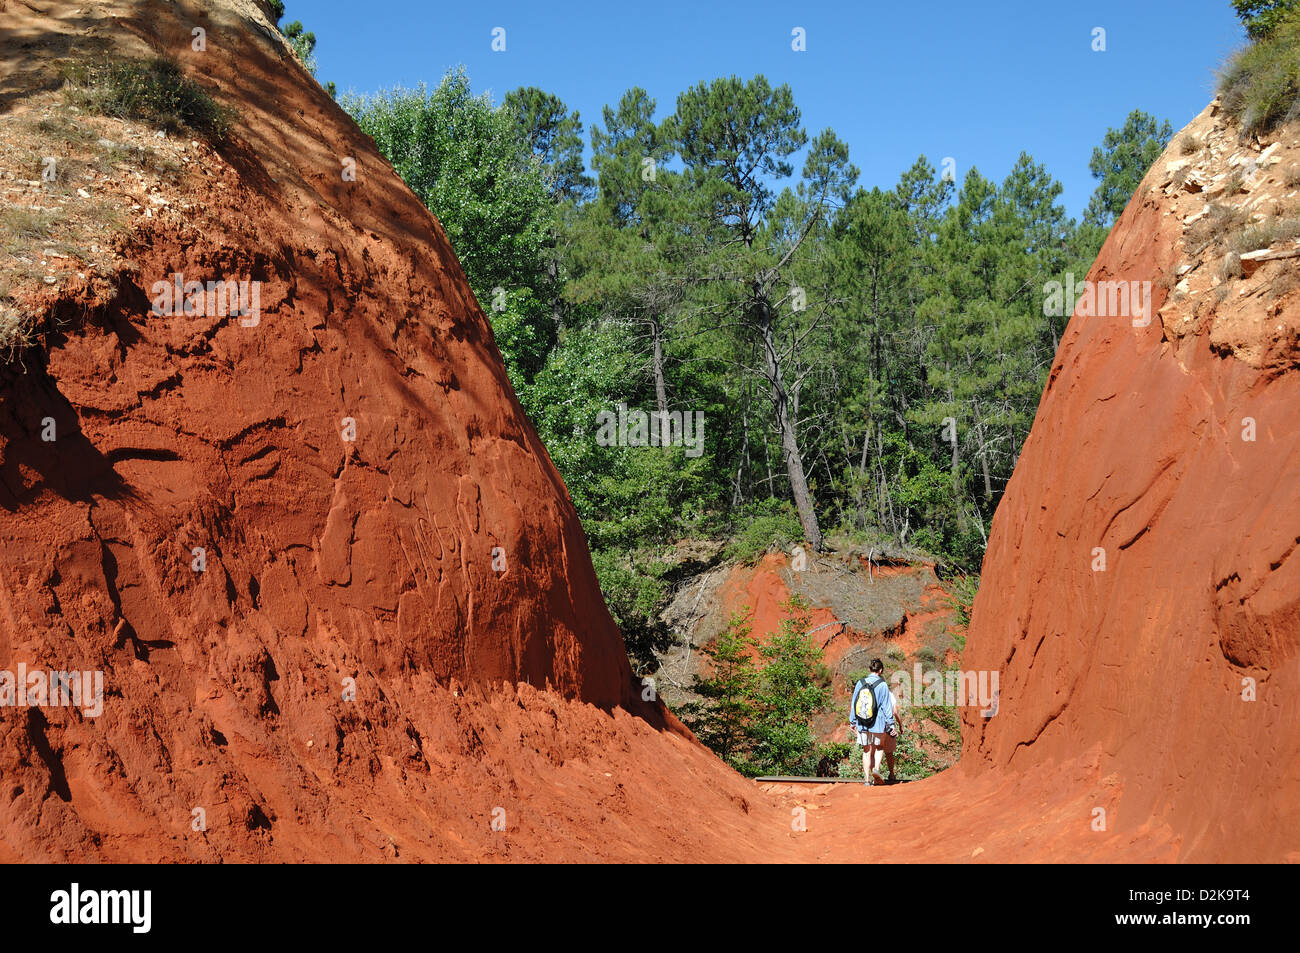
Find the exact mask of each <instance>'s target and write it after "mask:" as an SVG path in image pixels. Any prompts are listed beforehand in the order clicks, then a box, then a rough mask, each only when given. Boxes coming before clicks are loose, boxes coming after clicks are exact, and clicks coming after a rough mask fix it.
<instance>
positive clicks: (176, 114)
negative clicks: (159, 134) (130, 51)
mask: <svg viewBox="0 0 1300 953" xmlns="http://www.w3.org/2000/svg"><path fill="white" fill-rule="evenodd" d="M63 75H64V79H65V80H67V82H68V93H69V96H70V97H71V99H72V100H73V101H74V102H76V103H77V104H78V105H80V106H82V107H83V108H85V109H88V110H90V111H91V112H95V113H99V114H100V115H104V116H115V117H117V118H119V119H134V120H138V121H140V122H144V123H148V124H149V125H151V126H154V127H156V128H158V129H165V130H166V131H168V132H180V131H182V130H190V131H193V132H199V133H204V134H206V135H208V136H210V137H212V138H214V139H221V138H222V137H224V136H225V135H226V132H227V131H228V129H229V124H230V118H231V116H230V113H229V112H228V111H227V110H226V109H224V108H222V107H221V106H219V105H218V104H217V101H216V100H214V99H213V98H212V96H211V95H209V93H208V92H207V90H205V89H204V88H203V87H202V86H200V85H198V84H197V83H195V82H194V81H193V80H191V79H189V78H188V77H186V76H185V74H184V73H183V72H181V68H180V66H179V65H178V64H177V63H175V62H174V61H173V60H169V59H164V58H162V57H156V58H154V59H147V60H109V61H106V62H93V63H91V62H77V63H70V64H65V67H64V70H63Z"/></svg>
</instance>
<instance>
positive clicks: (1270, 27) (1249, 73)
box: [1219, 4, 1300, 133]
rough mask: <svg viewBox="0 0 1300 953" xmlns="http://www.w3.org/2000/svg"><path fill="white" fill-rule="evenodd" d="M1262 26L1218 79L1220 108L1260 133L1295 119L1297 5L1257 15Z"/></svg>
mask: <svg viewBox="0 0 1300 953" xmlns="http://www.w3.org/2000/svg"><path fill="white" fill-rule="evenodd" d="M1260 16H1261V17H1264V18H1265V19H1263V20H1261V21H1260V22H1261V23H1267V27H1266V28H1263V29H1261V30H1260V31H1259V32H1256V33H1252V34H1251V35H1252V36H1255V37H1256V41H1255V42H1254V43H1252V44H1251V45H1249V46H1247V47H1246V48H1245V49H1243V50H1241V51H1240V52H1238V53H1237V54H1236V55H1235V56H1233V57H1232V59H1231V60H1230V61H1229V62H1228V65H1227V67H1226V68H1225V69H1224V71H1223V74H1222V75H1221V76H1220V77H1219V92H1220V94H1221V95H1222V96H1223V108H1224V110H1225V111H1226V112H1227V113H1228V114H1229V115H1231V116H1233V117H1235V118H1236V119H1237V120H1238V121H1239V122H1240V123H1241V125H1242V127H1243V128H1244V129H1245V131H1246V132H1251V133H1260V132H1264V131H1266V130H1268V129H1270V128H1272V127H1273V126H1275V125H1277V124H1278V123H1280V122H1283V121H1288V120H1291V119H1294V118H1296V115H1297V112H1298V104H1300V7H1297V6H1296V5H1294V4H1288V5H1286V6H1281V5H1278V6H1276V7H1272V8H1269V9H1268V10H1265V11H1263V12H1261V13H1260Z"/></svg>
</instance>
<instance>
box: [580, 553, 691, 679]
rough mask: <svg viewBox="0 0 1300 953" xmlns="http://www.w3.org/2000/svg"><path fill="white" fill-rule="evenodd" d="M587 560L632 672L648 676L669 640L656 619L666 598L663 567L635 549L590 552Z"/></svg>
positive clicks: (669, 634) (662, 624) (668, 632)
mask: <svg viewBox="0 0 1300 953" xmlns="http://www.w3.org/2000/svg"><path fill="white" fill-rule="evenodd" d="M591 561H592V564H593V565H594V566H595V569H596V577H597V578H598V579H599V580H600V591H601V595H603V596H604V597H605V604H606V605H607V606H608V607H609V612H610V615H612V616H613V617H614V621H615V622H617V623H618V627H619V628H620V629H621V630H622V632H623V641H624V643H625V644H626V646H627V654H628V657H629V659H630V660H631V662H632V669H633V671H634V672H635V673H636V674H638V675H641V674H645V675H649V674H652V673H653V672H654V670H655V668H656V665H657V662H656V658H655V652H656V651H663V650H664V649H666V648H667V647H668V646H670V645H671V644H672V641H673V636H672V633H671V632H670V631H669V630H668V627H667V626H666V625H665V624H664V623H663V621H662V620H660V619H659V612H660V609H661V608H662V606H663V603H664V600H665V599H666V598H667V595H668V584H667V581H666V580H665V578H664V574H665V571H666V569H667V567H666V566H665V565H664V563H662V562H661V561H659V560H657V559H654V558H653V557H652V556H649V555H647V553H646V552H645V550H637V549H633V550H621V549H613V548H611V547H604V548H600V549H593V550H592V554H591Z"/></svg>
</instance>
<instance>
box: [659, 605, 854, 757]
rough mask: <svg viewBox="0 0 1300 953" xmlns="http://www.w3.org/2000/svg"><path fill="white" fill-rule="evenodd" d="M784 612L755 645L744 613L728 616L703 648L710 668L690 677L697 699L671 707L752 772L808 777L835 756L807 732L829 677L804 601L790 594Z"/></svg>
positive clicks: (823, 701)
mask: <svg viewBox="0 0 1300 953" xmlns="http://www.w3.org/2000/svg"><path fill="white" fill-rule="evenodd" d="M785 611H786V617H785V619H784V620H783V621H782V622H781V629H780V631H779V632H777V633H775V634H773V635H772V636H771V637H770V638H769V639H768V641H767V643H766V644H765V645H762V646H761V647H760V646H758V645H757V642H756V641H755V640H754V639H753V638H752V637H751V636H750V624H749V616H748V614H738V615H735V616H733V617H732V618H731V620H730V622H729V623H728V625H727V628H726V630H725V631H724V632H723V633H722V634H721V635H720V636H718V638H717V639H716V640H714V642H713V644H712V645H711V646H709V647H708V648H706V649H703V650H702V651H704V653H705V654H706V655H708V657H709V659H710V661H711V663H712V665H711V669H712V670H711V672H710V674H709V675H707V676H698V675H697V676H696V678H695V682H694V685H693V688H694V690H695V692H696V693H697V694H699V695H701V696H702V697H703V699H704V701H703V702H697V703H692V704H688V705H684V706H682V708H681V709H680V710H679V711H678V714H679V716H681V717H682V719H683V721H684V722H685V723H686V724H687V725H688V726H689V727H690V728H691V729H692V730H693V731H695V733H696V736H697V737H698V738H699V739H700V740H701V741H703V742H704V743H705V744H706V745H708V746H709V747H710V748H712V749H713V750H714V751H715V752H717V753H718V755H719V756H720V757H721V758H723V759H724V760H725V761H726V762H727V763H728V764H730V765H731V766H732V767H734V768H735V769H736V770H738V771H740V772H741V773H743V774H747V775H750V776H755V777H756V776H758V775H763V774H793V775H799V776H811V775H814V774H815V773H816V772H817V770H818V767H819V764H822V763H823V762H824V761H826V760H829V759H834V756H835V754H836V750H830V751H828V750H827V749H826V748H824V747H823V746H822V745H820V744H818V742H817V740H816V737H815V736H814V734H813V730H812V718H813V715H814V714H816V713H817V712H818V711H819V710H821V709H822V708H823V707H825V705H826V702H827V700H828V699H829V697H830V691H829V687H828V686H829V681H830V676H829V673H828V672H827V671H826V668H825V666H823V665H822V652H821V649H820V648H818V647H817V645H816V643H815V642H813V640H812V639H811V638H810V637H809V636H808V634H807V633H808V630H809V628H810V627H811V624H810V616H809V612H808V605H807V603H805V602H804V601H803V600H801V599H800V598H799V597H798V596H797V595H796V596H791V598H790V599H789V600H788V601H787V602H786V603H785ZM755 649H757V655H758V661H755V659H754V655H755ZM760 663H761V664H760ZM841 757H842V755H841Z"/></svg>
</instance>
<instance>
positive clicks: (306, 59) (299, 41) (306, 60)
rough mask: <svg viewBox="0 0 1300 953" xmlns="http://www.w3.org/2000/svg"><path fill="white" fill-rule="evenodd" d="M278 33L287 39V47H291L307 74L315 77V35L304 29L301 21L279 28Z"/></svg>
mask: <svg viewBox="0 0 1300 953" xmlns="http://www.w3.org/2000/svg"><path fill="white" fill-rule="evenodd" d="M280 32H281V33H283V34H284V35H285V38H286V39H288V41H289V45H290V46H292V47H293V52H294V53H295V54H296V55H297V57H298V59H299V60H301V61H302V65H303V66H305V67H306V68H307V72H309V73H311V75H313V76H315V75H316V34H315V33H313V32H311V31H310V30H308V29H306V28H305V27H304V26H303V25H302V21H301V20H294V21H293V22H292V23H290V24H289V25H288V26H284V27H281V28H280Z"/></svg>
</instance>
